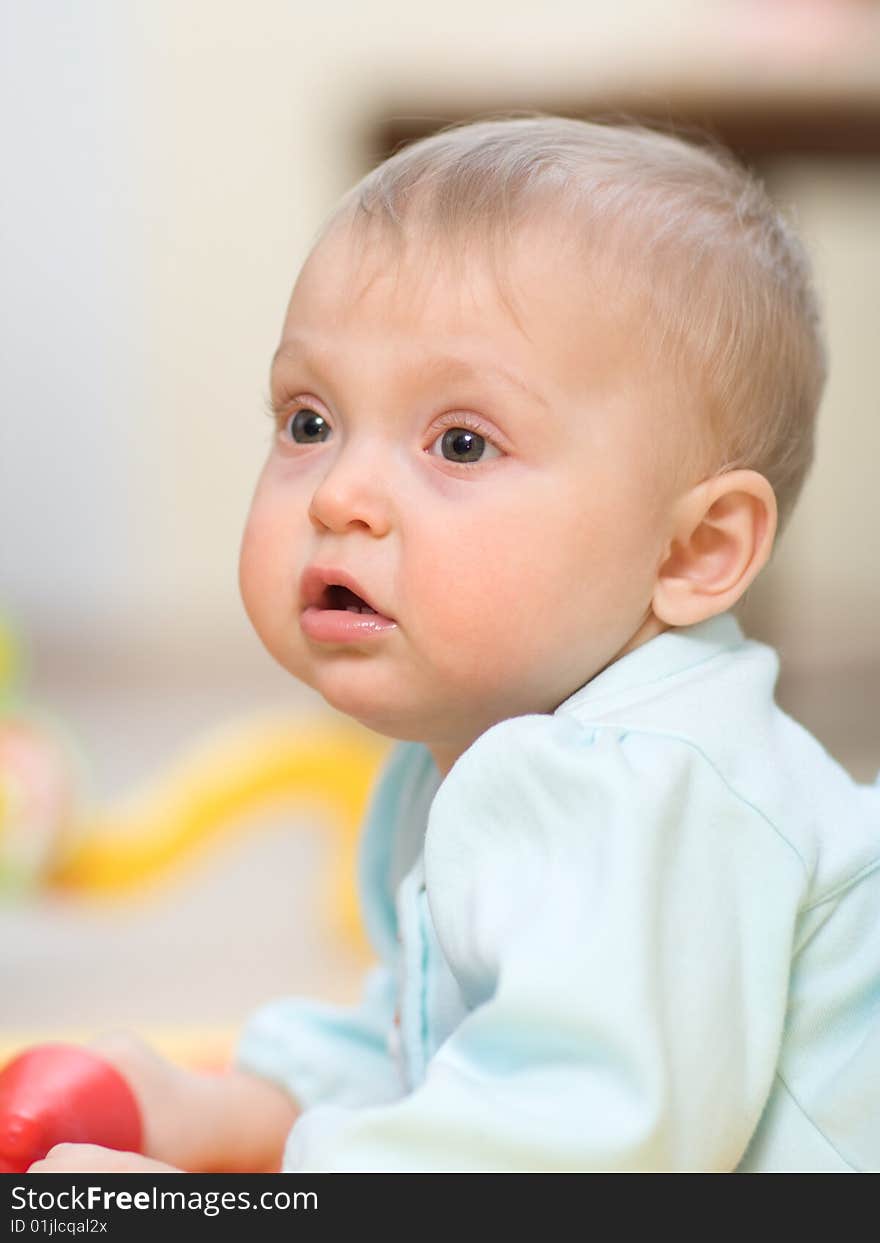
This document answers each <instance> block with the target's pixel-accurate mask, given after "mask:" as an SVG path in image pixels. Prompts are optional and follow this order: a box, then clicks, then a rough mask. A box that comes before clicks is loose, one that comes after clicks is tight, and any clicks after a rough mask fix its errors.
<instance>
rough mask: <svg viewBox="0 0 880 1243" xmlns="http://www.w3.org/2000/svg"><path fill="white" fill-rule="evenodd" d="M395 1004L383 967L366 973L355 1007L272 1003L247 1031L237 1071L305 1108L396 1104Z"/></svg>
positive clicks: (291, 1000) (389, 974)
mask: <svg viewBox="0 0 880 1243" xmlns="http://www.w3.org/2000/svg"><path fill="white" fill-rule="evenodd" d="M394 1005H395V979H394V973H393V971H392V970H391V968H390V967H389V966H388V965H386V964H380V965H378V966H376V967H373V968H372V969H371V970H370V971H369V972H368V973H367V976H366V979H365V981H364V988H363V992H362V996H361V1000H360V1003H359V1004H358V1005H356V1006H343V1005H333V1004H331V1003H329V1002H321V1001H312V1000H309V999H307V998H304V997H284V998H280V999H279V1000H276V1001H271V1002H269V1003H268V1004H267V1005H265V1006H263V1007H261V1008H260V1009H259V1010H257V1011H256V1013H255V1014H254V1015H253V1016H252V1017H251V1018H250V1020H249V1022H248V1023H247V1024H246V1026H245V1028H244V1031H243V1033H242V1035H241V1038H240V1040H239V1043H238V1047H237V1050H236V1056H235V1064H236V1066H238V1067H239V1069H242V1070H248V1071H250V1072H251V1073H252V1074H255V1075H260V1076H261V1077H262V1078H264V1079H269V1080H271V1081H272V1082H273V1083H277V1084H279V1085H280V1086H281V1087H283V1088H284V1089H285V1091H287V1092H289V1093H290V1095H291V1096H292V1097H293V1098H294V1100H296V1102H297V1103H298V1104H299V1106H300V1107H301V1108H302V1109H308V1108H310V1107H312V1106H313V1105H315V1104H318V1103H319V1102H325V1101H331V1102H334V1103H336V1104H339V1105H345V1106H361V1105H374V1104H377V1103H379V1102H382V1101H390V1100H394V1099H395V1098H396V1097H398V1096H400V1095H401V1093H402V1091H403V1084H402V1081H401V1078H400V1075H399V1074H398V1072H397V1068H396V1066H395V1064H394V1063H393V1061H392V1059H391V1056H390V1053H389V1050H388V1043H387V1042H388V1034H389V1032H390V1031H391V1028H392V1023H393V1016H394Z"/></svg>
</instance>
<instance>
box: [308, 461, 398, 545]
mask: <svg viewBox="0 0 880 1243" xmlns="http://www.w3.org/2000/svg"><path fill="white" fill-rule="evenodd" d="M389 502H390V496H389V489H388V484H387V468H383V466H382V464H381V463H380V461H379V460H378V455H374V454H370V453H367V452H359V453H355V452H354V451H352V450H350V449H346V450H345V451H344V452H343V453H341V454H340V455H339V456H338V457H337V458H336V459H335V461H334V462H333V464H332V465H331V466H330V467H329V469H328V470H327V472H326V474H325V475H324V477H323V478H322V479H321V481H320V483H319V484H318V486H317V487H316V488H315V490H314V492H313V493H312V499H311V503H310V504H309V518H310V519H311V521H312V524H313V525H314V526H315V527H317V528H318V529H319V530H328V531H334V532H337V533H339V532H343V531H346V530H348V529H349V528H351V527H363V528H365V529H367V530H368V531H370V532H371V533H372V534H373V535H385V534H386V533H387V532H388V530H389V529H390V525H391V514H390V504H389Z"/></svg>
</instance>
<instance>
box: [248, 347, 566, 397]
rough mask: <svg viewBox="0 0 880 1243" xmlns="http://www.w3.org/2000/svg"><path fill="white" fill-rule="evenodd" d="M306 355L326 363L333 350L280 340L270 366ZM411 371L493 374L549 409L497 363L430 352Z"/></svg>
mask: <svg viewBox="0 0 880 1243" xmlns="http://www.w3.org/2000/svg"><path fill="white" fill-rule="evenodd" d="M308 354H312V355H313V356H314V358H315V360H316V362H318V363H319V364H322V365H329V364H330V362H331V360H332V359H333V357H334V354H335V352H334V351H333V350H327V351H324V350H321V349H317V348H315V346H314V345H313V344H312V343H311V342H308V343H307V342H306V341H305V340H303V339H301V338H298V337H288V338H287V339H286V340H285V341H282V343H281V345H279V347H278V349H277V350H276V351H275V353H274V355H273V356H272V369H273V370H274V369H275V366H276V364H277V363H279V362H281V361H283V360H285V359H291V360H294V359H303V358H304V357H305V356H307V355H308ZM412 370H413V371H422V372H424V371H427V372H429V373H432V374H438V375H439V374H446V375H458V376H461V377H462V378H467V379H482V378H486V377H492V378H493V379H495V380H498V381H500V382H501V383H502V384H505V385H506V386H507V387H508V388H511V389H515V390H516V391H517V392H519V393H524V394H525V395H526V396H527V397H528V398H529V399H530V400H531V401H535V402H537V403H538V404H539V405H541V406H544V407H545V408H549V404H548V402H547V401H546V400H545V399H544V398H543V397H542V396H541V395H540V393H536V392H535V390H534V389H533V388H531V386H530V385H529V384H528V383H527V381H526V380H524V379H523V377H522V376H520V375H517V374H516V373H515V372H513V371H510V370H508V368H506V367H502V366H500V365H499V364H497V363H491V362H485V361H482V360H470V359H467V358H463V357H460V356H459V355H456V354H433V355H432V356H431V357H429V358H423V359H421V360H416V361H414V362H413V364H412Z"/></svg>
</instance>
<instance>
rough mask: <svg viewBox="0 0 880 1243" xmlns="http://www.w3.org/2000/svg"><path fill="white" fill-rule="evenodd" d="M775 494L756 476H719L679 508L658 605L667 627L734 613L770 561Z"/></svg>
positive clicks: (746, 473) (699, 487) (686, 497)
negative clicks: (738, 603)
mask: <svg viewBox="0 0 880 1243" xmlns="http://www.w3.org/2000/svg"><path fill="white" fill-rule="evenodd" d="M776 523H777V509H776V496H775V494H774V492H773V489H772V488H771V486H770V484H769V483H768V481H767V479H766V478H765V477H764V476H763V475H760V474H758V472H757V471H754V470H732V471H727V472H725V473H723V474H720V475H713V477H712V478H711V479H707V480H705V481H704V482H703V483H700V484H698V485H697V486H696V487H695V488H692V489H691V490H690V491H689V492H687V493H686V494H685V495H684V496H683V497H681V498H680V499H679V501H678V503H677V505H676V508H675V511H674V514H673V533H672V535H671V537H670V539H669V541H668V544H667V549H666V553H665V556H664V559H663V563H662V564H661V566H660V569H659V570H658V571H657V582H656V585H655V589H654V596H653V600H652V604H653V608H654V612H655V613H656V615H657V617H659V618H660V620H661V621H664V622H666V623H667V625H669V626H692V625H694V624H695V623H696V622H699V621H705V620H706V619H707V618H709V617H714V616H716V614H718V613H723V612H724V611H725V610H726V609H729V608H732V607H733V605H734V604H736V602H737V600H738V599H739V598H740V596H741V595H742V594H743V593H744V592H745V590H746V589H747V588H748V587H749V585H750V584H751V583H752V581H753V579H755V578H756V577H757V575H758V574H759V573H760V571H761V570H762V569H763V567H764V565H765V564H766V562H767V561H768V559H769V557H770V553H771V551H772V549H773V540H774V539H775V537H776Z"/></svg>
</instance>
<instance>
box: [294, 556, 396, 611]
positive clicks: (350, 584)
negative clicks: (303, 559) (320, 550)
mask: <svg viewBox="0 0 880 1243" xmlns="http://www.w3.org/2000/svg"><path fill="white" fill-rule="evenodd" d="M330 586H334V587H347V588H348V589H349V591H353V592H354V593H355V595H356V596H360V598H361V599H362V600H363V602H364V604H367V605H369V607H370V608H371V609H373V611H374V612H376V613H378V614H380V615H381V616H382V617H387V618H388V619H389V621H393V620H394V618H393V617H391V615H390V614H389V613H386V612H385V610H384V609H382V608H380V607H379V605H378V604H376V602H375V601H374V600H373V599H372V597H370V596H368V595H367V593H366V592H365V591H364V589H363V587H362V586H361V585H360V583H359V582H358V581H357V579H356V578H355V577H354V575H353V574H349V573H348V571H347V570H341V569H339V568H337V567H336V566H332V565H310V566H308V567H307V568H306V570H305V572H304V573H303V576H302V579H301V581H300V607H301V608H303V609H307V608H321V607H324V608H326V607H327V604H326V601H327V588H328V587H330Z"/></svg>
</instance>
